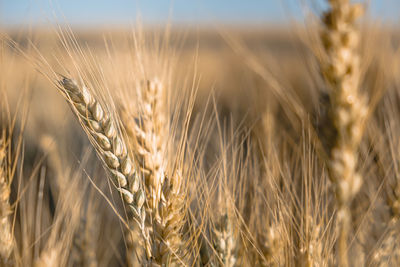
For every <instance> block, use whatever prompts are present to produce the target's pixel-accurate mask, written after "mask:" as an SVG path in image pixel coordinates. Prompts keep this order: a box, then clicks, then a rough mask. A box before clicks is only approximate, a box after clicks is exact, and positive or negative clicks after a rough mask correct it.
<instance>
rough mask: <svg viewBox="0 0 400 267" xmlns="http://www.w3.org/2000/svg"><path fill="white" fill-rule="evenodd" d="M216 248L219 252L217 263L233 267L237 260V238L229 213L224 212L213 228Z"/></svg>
mask: <svg viewBox="0 0 400 267" xmlns="http://www.w3.org/2000/svg"><path fill="white" fill-rule="evenodd" d="M213 234H214V248H215V251H216V253H217V256H218V259H217V263H218V264H217V265H218V266H227V267H233V266H236V261H237V254H236V252H237V247H236V244H237V243H236V239H235V236H234V232H233V225H232V221H231V219H230V218H229V217H228V214H222V215H221V216H220V218H219V220H218V223H217V224H216V225H215V227H214V229H213Z"/></svg>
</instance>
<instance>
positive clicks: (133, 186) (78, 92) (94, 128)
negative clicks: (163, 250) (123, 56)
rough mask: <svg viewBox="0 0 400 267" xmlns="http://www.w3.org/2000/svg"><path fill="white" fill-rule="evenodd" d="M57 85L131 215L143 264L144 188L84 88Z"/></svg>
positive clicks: (147, 247)
mask: <svg viewBox="0 0 400 267" xmlns="http://www.w3.org/2000/svg"><path fill="white" fill-rule="evenodd" d="M60 85H61V88H60V89H61V91H62V92H63V95H64V97H66V99H67V101H68V103H69V104H70V106H71V107H72V109H73V110H74V112H75V114H76V115H77V117H78V119H79V121H80V123H81V125H82V127H83V129H84V130H85V132H86V134H87V135H88V137H89V140H90V142H91V143H92V145H93V146H94V147H95V149H96V152H97V155H98V157H99V158H100V159H101V161H102V163H103V165H104V168H105V169H106V170H107V171H108V172H109V173H110V176H111V177H112V178H113V182H114V184H115V186H116V188H117V190H118V191H119V192H120V193H121V195H122V197H123V200H124V202H125V204H126V205H127V206H128V207H129V208H130V210H131V212H132V217H131V218H130V219H131V221H135V222H136V223H137V226H138V227H139V229H140V233H141V237H142V239H143V244H142V245H143V248H144V251H145V256H146V258H145V259H143V260H144V261H147V260H149V259H151V258H152V255H151V242H150V237H149V233H148V229H147V228H146V226H145V220H146V211H145V209H144V206H143V205H144V203H145V200H146V199H145V192H144V186H143V184H142V181H141V179H140V178H139V176H138V175H137V174H136V171H135V169H134V166H133V163H132V161H131V159H130V156H129V154H128V152H127V148H126V146H125V142H124V140H123V139H122V138H121V136H120V134H119V132H118V131H117V128H116V123H115V121H114V120H113V118H112V117H111V116H110V115H109V114H107V112H106V110H105V108H104V107H103V106H102V105H101V104H100V103H99V102H98V101H97V100H96V99H95V98H94V96H93V95H92V94H91V92H90V91H89V90H88V89H87V88H86V87H84V86H82V87H80V86H78V84H77V82H76V81H74V80H72V79H68V78H64V79H63V80H61V81H60Z"/></svg>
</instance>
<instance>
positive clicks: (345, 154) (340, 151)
mask: <svg viewBox="0 0 400 267" xmlns="http://www.w3.org/2000/svg"><path fill="white" fill-rule="evenodd" d="M328 3H329V5H330V10H329V11H328V12H327V13H325V14H324V17H323V23H324V26H325V27H324V30H323V32H322V34H321V39H322V43H323V47H324V49H325V52H326V57H325V58H324V59H323V60H322V62H321V69H322V72H323V75H324V77H325V80H326V83H327V85H328V87H329V89H330V102H331V110H330V113H331V114H330V115H331V118H332V120H333V125H334V127H335V129H336V136H335V141H334V144H333V147H332V150H331V151H330V159H329V163H328V164H329V173H330V179H331V180H332V182H333V184H334V186H335V192H336V204H337V221H338V227H339V239H338V241H337V242H338V264H339V266H348V265H349V262H348V255H347V250H348V245H347V242H348V237H349V231H350V225H351V212H350V204H351V201H352V199H353V198H354V196H355V195H356V194H357V192H358V191H359V189H360V187H361V184H362V178H361V176H360V174H359V173H358V171H357V161H358V154H357V153H358V147H359V144H360V141H361V138H362V135H363V125H364V123H365V119H366V116H367V111H368V109H367V99H366V97H365V96H364V95H363V94H362V93H360V92H359V86H360V76H361V74H360V73H361V71H360V57H359V54H358V52H357V48H358V43H359V33H358V31H357V30H356V27H355V21H356V19H357V18H358V17H359V16H360V15H361V14H362V12H363V8H362V6H361V5H360V4H351V3H350V1H349V0H329V1H328Z"/></svg>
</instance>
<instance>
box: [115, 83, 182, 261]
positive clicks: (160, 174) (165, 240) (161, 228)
mask: <svg viewBox="0 0 400 267" xmlns="http://www.w3.org/2000/svg"><path fill="white" fill-rule="evenodd" d="M137 89H138V91H139V92H138V95H139V96H140V100H141V102H140V103H139V106H140V108H139V110H140V111H139V118H134V117H133V116H132V115H131V114H129V112H127V111H126V110H125V111H124V112H123V114H122V120H123V122H124V125H126V126H128V127H127V134H128V136H129V138H130V139H132V143H133V144H134V145H133V151H134V155H135V159H136V161H137V162H138V165H139V166H140V173H141V174H142V175H143V177H144V178H145V189H146V195H147V200H148V206H147V207H146V210H147V214H151V216H149V217H148V218H147V222H146V223H147V225H148V227H149V228H150V229H151V234H150V237H151V243H152V253H151V254H152V255H153V263H154V264H159V265H167V264H169V263H170V262H173V261H176V260H178V259H179V257H180V248H181V246H182V236H181V230H182V227H183V222H184V220H183V219H184V218H183V217H184V203H185V192H184V191H183V190H182V188H181V187H182V179H183V177H182V173H181V170H180V169H177V170H175V171H174V172H173V173H171V174H170V175H168V177H167V172H168V170H167V167H166V166H167V165H168V160H170V158H173V157H168V154H167V151H166V148H167V144H168V138H169V137H168V135H167V131H166V129H167V127H168V125H167V121H166V117H167V116H166V111H165V109H166V108H165V103H164V101H163V98H162V96H163V93H164V90H165V88H164V86H163V84H162V82H161V81H159V80H158V79H153V80H149V81H146V82H144V83H141V84H140V86H139V87H138V88H137Z"/></svg>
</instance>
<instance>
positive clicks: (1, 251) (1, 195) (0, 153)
mask: <svg viewBox="0 0 400 267" xmlns="http://www.w3.org/2000/svg"><path fill="white" fill-rule="evenodd" d="M6 164H7V146H6V136H5V132H3V133H2V136H0V265H1V266H2V265H8V264H9V263H10V256H11V253H12V250H13V244H14V240H13V234H12V231H11V229H12V227H11V222H10V218H9V215H10V213H11V207H10V203H9V201H10V200H9V199H10V180H9V177H8V172H7V165H6Z"/></svg>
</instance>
